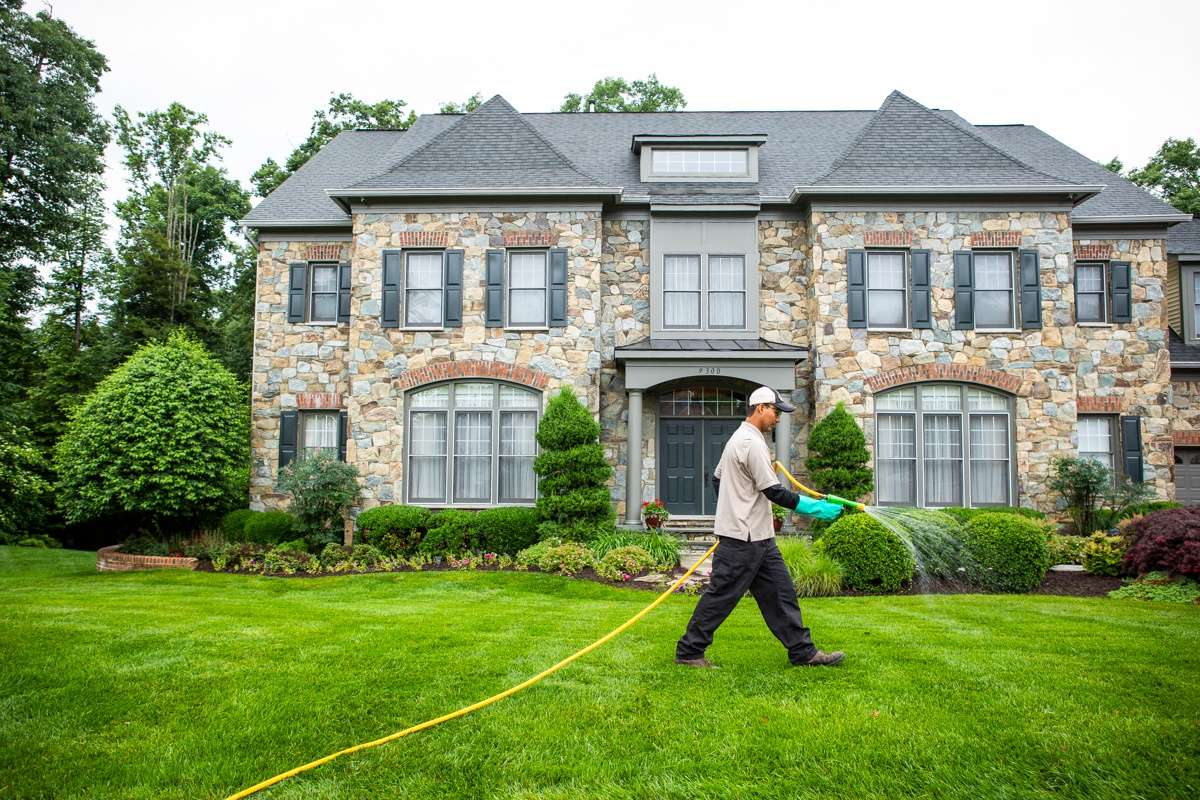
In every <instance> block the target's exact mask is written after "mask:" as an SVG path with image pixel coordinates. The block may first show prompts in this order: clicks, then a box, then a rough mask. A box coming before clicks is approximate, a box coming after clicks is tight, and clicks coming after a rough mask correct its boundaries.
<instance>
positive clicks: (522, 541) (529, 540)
mask: <svg viewBox="0 0 1200 800" xmlns="http://www.w3.org/2000/svg"><path fill="white" fill-rule="evenodd" d="M475 528H476V530H478V531H479V535H480V538H481V545H482V546H483V547H484V548H486V549H487V550H490V551H491V552H493V553H500V554H502V555H506V556H515V555H516V554H517V553H519V552H520V551H522V550H524V549H525V548H526V547H529V546H530V545H531V544H533V543H534V542H536V541H537V540H538V515H537V511H535V510H534V509H532V508H523V507H521V506H507V507H503V508H488V509H485V510H483V511H480V512H478V513H477V514H476V515H475Z"/></svg>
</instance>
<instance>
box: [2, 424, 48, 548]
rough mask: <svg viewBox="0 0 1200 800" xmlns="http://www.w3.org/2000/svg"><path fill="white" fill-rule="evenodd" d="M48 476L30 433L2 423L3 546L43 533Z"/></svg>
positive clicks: (46, 506)
mask: <svg viewBox="0 0 1200 800" xmlns="http://www.w3.org/2000/svg"><path fill="white" fill-rule="evenodd" d="M46 473H47V469H46V464H45V463H44V460H43V457H42V453H41V451H40V450H38V449H37V448H36V447H33V446H31V445H29V444H28V434H27V432H26V431H22V430H20V429H18V428H15V427H13V426H12V425H7V424H3V423H0V544H12V543H14V542H17V541H20V540H21V539H24V538H26V537H29V536H35V535H37V534H39V533H41V531H40V530H39V527H40V525H41V524H42V522H43V521H44V520H45V518H46V512H47V510H48V508H49V505H50V497H51V494H50V482H49V481H48V480H46Z"/></svg>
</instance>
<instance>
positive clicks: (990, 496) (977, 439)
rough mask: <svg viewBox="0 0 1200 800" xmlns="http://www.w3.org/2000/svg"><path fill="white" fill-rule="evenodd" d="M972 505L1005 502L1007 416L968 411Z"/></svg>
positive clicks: (1006, 485) (1007, 469)
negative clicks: (969, 415)
mask: <svg viewBox="0 0 1200 800" xmlns="http://www.w3.org/2000/svg"><path fill="white" fill-rule="evenodd" d="M970 426H971V505H975V506H979V505H1008V475H1009V462H1008V458H1009V456H1008V416H1007V415H1005V414H972V415H971V422H970Z"/></svg>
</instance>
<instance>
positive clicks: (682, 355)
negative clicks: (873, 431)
mask: <svg viewBox="0 0 1200 800" xmlns="http://www.w3.org/2000/svg"><path fill="white" fill-rule="evenodd" d="M614 357H615V359H616V361H617V363H618V364H622V365H623V366H624V373H625V390H626V393H627V408H628V413H629V437H628V440H627V445H626V447H627V454H626V464H627V469H626V473H625V474H626V492H625V497H626V503H625V520H624V522H625V524H627V525H633V526H640V525H641V498H643V496H644V492H643V487H642V442H643V441H644V438H645V437H644V432H643V430H642V413H643V407H644V402H643V401H644V398H645V396H646V394H647V393H649V392H653V391H656V390H669V389H671V388H672V387H673V386H678V385H681V384H689V383H704V384H708V385H712V386H723V387H729V389H730V391H732V390H733V389H734V388H735V387H739V388H740V387H744V388H746V389H753V388H754V387H756V386H769V387H771V388H772V389H775V390H776V391H778V392H779V393H781V394H783V395H784V396H785V397H790V395H791V392H792V391H793V390H794V389H795V388H796V366H797V364H798V363H800V362H802V361H804V360H806V359H807V357H808V351H807V349H805V348H803V347H796V346H793V345H786V344H780V343H779V342H772V341H769V340H767V339H761V338H760V339H664V338H648V339H643V340H641V341H638V342H633V343H631V344H628V345H624V346H622V347H618V348H616V350H615V353H614ZM718 402H719V401H718ZM727 402H728V404H729V406H730V408H729V411H728V412H722V413H720V416H721V417H724V419H720V420H714V421H713V422H710V423H709V424H708V426H707V427H708V428H710V430H707V432H706V431H705V428H704V427H703V426H701V425H699V424H696V425H691V426H687V425H680V426H677V427H678V430H677V431H676V432H675V435H676V436H680V437H683V438H686V437H687V436H689V435H690V436H692V437H693V440H694V444H692V445H691V446H690V450H691V451H692V452H693V453H694V454H695V455H696V457H697V458H700V459H703V458H704V454H705V452H706V451H707V452H709V453H710V454H711V452H712V451H713V450H716V452H717V454H718V455H719V447H718V444H719V445H723V444H724V440H725V439H726V438H728V435H729V433H730V432H731V431H732V428H731V427H730V422H732V421H733V420H731V419H729V417H728V416H727V415H728V414H730V413H732V410H733V409H734V408H735V407H736V401H735V400H734V398H733V396H732V395H731V396H730V398H729V400H728V401H727ZM742 409H744V401H743V405H742V406H741V407H740V408H739V412H738V413H744V411H743V410H742ZM656 419H659V421H660V426H661V422H662V420H661V416H656ZM714 423H716V424H714ZM734 427H736V426H734ZM791 428H792V420H791V415H787V414H785V415H783V416H781V418H780V420H779V425H778V426H777V428H776V434H775V449H776V458H778V459H779V460H780V461H781V462H783V463H785V464H786V463H788V460H789V458H790V445H791V437H792V433H791ZM656 436H657V437H659V439H660V449H659V452H660V453H667V452H668V442H667V441H666V440H665V438H664V437H665V436H666V431H664V430H658V431H657V432H656ZM709 439H713V442H710V441H709ZM717 439H720V442H719V443H718V442H717V441H716V440H717ZM677 445H678V446H679V447H680V449H682V450H683V451H688V450H689V445H688V443H687V442H683V441H681V442H679V443H677ZM709 460H711V458H710V459H709ZM666 468H667V465H666V464H663V463H660V464H659V472H658V483H659V484H660V486H658V487H656V488H659V489H661V488H662V485H663V481H664V479H665V475H666V472H665V470H666ZM708 474H710V470H705V471H704V476H703V477H704V481H703V482H704V483H705V484H707V482H708V481H707V478H708ZM706 491H708V489H707V486H704V487H701V488H700V493H698V494H697V495H696V497H695V500H694V504H693V502H692V501H690V500H689V501H686V503H685V506H684V507H685V508H686V509H687V510H688V512H689V514H696V513H697V511H698V512H699V514H698V515H704V512H705V508H704V503H703V494H702V493H703V492H706ZM709 513H711V511H710V512H709Z"/></svg>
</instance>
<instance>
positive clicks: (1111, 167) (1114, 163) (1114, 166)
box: [1104, 156, 1125, 175]
mask: <svg viewBox="0 0 1200 800" xmlns="http://www.w3.org/2000/svg"><path fill="white" fill-rule="evenodd" d="M1104 168H1105V169H1106V170H1108V171H1109V172H1112V173H1115V174H1117V175H1120V174H1121V173H1122V172H1123V171H1124V170H1125V165H1124V164H1122V163H1121V159H1119V158H1117V157H1116V156H1113V157H1112V158H1110V159H1109V160H1108V163H1107V164H1105V165H1104Z"/></svg>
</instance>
